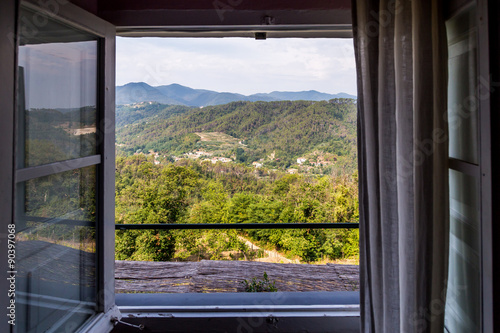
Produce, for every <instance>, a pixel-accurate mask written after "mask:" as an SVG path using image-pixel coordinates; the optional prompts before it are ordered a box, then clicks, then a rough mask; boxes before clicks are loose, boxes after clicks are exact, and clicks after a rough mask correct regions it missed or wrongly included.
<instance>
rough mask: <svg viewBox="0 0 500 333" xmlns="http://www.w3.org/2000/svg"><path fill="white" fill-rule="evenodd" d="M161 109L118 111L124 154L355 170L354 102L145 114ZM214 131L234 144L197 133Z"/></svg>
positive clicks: (152, 106)
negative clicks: (304, 161) (302, 161)
mask: <svg viewBox="0 0 500 333" xmlns="http://www.w3.org/2000/svg"><path fill="white" fill-rule="evenodd" d="M159 107H160V104H154V103H153V104H146V105H144V103H142V104H140V105H132V106H127V108H128V109H129V110H128V111H125V110H121V111H119V113H118V117H119V119H120V114H124V116H125V118H126V119H127V120H126V121H122V120H118V123H119V124H120V126H119V127H118V128H117V144H118V152H119V153H120V154H123V155H128V156H129V155H132V154H134V153H138V152H143V153H149V152H150V151H155V152H157V153H159V154H160V155H165V156H173V157H182V155H183V154H187V153H189V152H195V151H202V152H206V153H210V154H212V155H211V156H221V157H228V158H232V159H233V160H237V161H238V162H240V163H245V164H246V165H251V164H252V162H261V163H262V164H263V165H264V166H267V167H269V168H280V169H286V168H290V167H291V166H292V165H294V164H296V161H297V159H298V158H301V157H304V155H311V156H309V158H308V161H309V162H320V161H322V162H323V164H324V165H325V166H330V170H329V171H330V172H331V171H332V170H331V169H332V168H335V169H336V171H337V173H338V174H340V173H352V172H353V171H354V170H355V169H356V103H355V101H354V100H351V99H332V100H330V101H321V102H313V101H280V102H233V103H229V104H225V105H218V106H211V107H205V108H191V109H188V108H187V107H182V106H170V107H167V106H164V107H165V108H164V110H162V111H161V112H153V110H150V111H147V110H149V109H154V110H156V109H158V108H159ZM134 108H137V110H138V111H137V112H136V113H135V116H134V117H133V116H131V115H130V114H134V112H133V111H134ZM142 108H145V109H144V111H141V110H142ZM122 109H123V108H122ZM119 110H120V109H119ZM173 110H174V111H173ZM213 132H216V133H224V134H225V135H228V136H230V137H233V138H235V140H234V141H233V143H231V142H217V141H211V140H209V139H202V138H201V137H200V135H199V133H213ZM314 152H316V155H314V154H313V153H314ZM313 155H314V156H313ZM318 158H319V159H320V160H319V161H318Z"/></svg>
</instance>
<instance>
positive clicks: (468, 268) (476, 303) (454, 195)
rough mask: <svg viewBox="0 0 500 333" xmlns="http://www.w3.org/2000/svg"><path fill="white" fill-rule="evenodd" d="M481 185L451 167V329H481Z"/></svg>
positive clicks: (448, 323) (448, 303) (448, 314)
mask: <svg viewBox="0 0 500 333" xmlns="http://www.w3.org/2000/svg"><path fill="white" fill-rule="evenodd" d="M478 198H479V185H478V182H477V180H476V179H475V178H474V177H471V176H468V175H465V174H463V173H461V172H458V171H454V170H450V262H449V277H448V294H447V300H446V316H445V323H446V327H447V328H448V330H449V332H457V333H460V332H464V333H465V332H467V333H469V332H479V327H480V292H481V284H480V230H479V208H480V207H479V200H478Z"/></svg>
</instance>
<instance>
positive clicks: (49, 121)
mask: <svg viewBox="0 0 500 333" xmlns="http://www.w3.org/2000/svg"><path fill="white" fill-rule="evenodd" d="M35 18H36V14H35V13H33V12H30V11H27V10H23V11H22V12H21V22H24V23H23V24H22V27H21V30H20V31H21V34H20V47H19V89H18V91H19V93H18V100H19V103H18V109H19V119H20V121H19V142H20V143H21V142H24V145H21V144H20V145H19V150H20V151H18V156H19V159H18V167H19V168H22V167H30V166H37V165H41V164H47V163H51V162H56V161H62V160H66V159H72V158H78V157H84V156H89V155H93V154H95V153H96V145H95V142H96V104H97V103H96V100H97V40H96V38H95V37H93V36H90V35H86V34H83V33H81V32H78V31H76V30H73V29H71V28H69V27H66V26H64V25H61V24H59V23H56V22H54V21H51V20H48V23H47V24H45V25H44V26H43V27H42V28H41V29H34V30H30V25H31V26H35V23H37V22H36V19H35Z"/></svg>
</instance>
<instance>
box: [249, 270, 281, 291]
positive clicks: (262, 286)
mask: <svg viewBox="0 0 500 333" xmlns="http://www.w3.org/2000/svg"><path fill="white" fill-rule="evenodd" d="M241 283H242V284H243V285H244V287H245V291H246V292H248V293H259V292H277V291H278V288H276V286H275V282H274V281H273V282H271V281H269V277H268V276H267V273H266V272H264V278H263V279H262V280H259V281H257V279H256V278H252V281H250V282H249V281H247V280H243V281H241Z"/></svg>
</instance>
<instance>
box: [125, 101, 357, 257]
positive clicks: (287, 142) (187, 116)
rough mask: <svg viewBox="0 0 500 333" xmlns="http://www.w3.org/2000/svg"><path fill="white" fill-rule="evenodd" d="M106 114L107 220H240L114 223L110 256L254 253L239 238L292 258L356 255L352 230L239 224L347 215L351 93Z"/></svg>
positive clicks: (351, 206) (351, 180) (353, 205)
mask: <svg viewBox="0 0 500 333" xmlns="http://www.w3.org/2000/svg"><path fill="white" fill-rule="evenodd" d="M117 124H119V126H118V130H117V150H118V158H117V164H116V223H127V224H129V223H139V224H146V223H147V224H150V223H153V224H161V223H170V224H172V223H196V224H210V223H231V224H235V223H236V224H241V229H239V230H172V231H166V230H147V231H142V230H140V231H139V230H127V231H123V230H122V231H117V232H116V258H117V259H121V260H199V259H235V260H236V259H252V258H255V257H256V256H258V255H259V254H262V250H261V251H260V253H259V252H256V251H252V250H251V249H249V248H248V246H247V245H246V244H248V243H247V241H251V242H253V243H257V244H259V246H260V247H262V248H265V249H270V250H276V251H279V252H280V253H283V254H284V255H285V256H287V257H288V258H289V259H294V260H300V261H302V262H314V261H318V260H322V259H327V260H329V259H332V260H334V259H339V258H350V257H356V256H357V255H358V252H359V249H358V239H359V236H358V235H359V234H358V230H347V229H308V228H303V229H277V230H271V229H260V230H248V229H246V230H245V227H244V225H245V224H246V223H322V222H338V223H342V222H352V221H357V220H358V201H357V200H358V198H357V197H358V189H357V188H358V186H357V174H356V171H355V169H356V133H355V127H356V104H355V102H354V101H353V100H350V99H334V100H330V101H328V102H327V101H322V102H311V101H294V102H291V101H280V102H233V103H229V104H225V105H218V106H213V107H206V108H189V107H185V106H165V105H162V104H158V103H140V104H135V105H127V106H121V107H119V108H118V110H117Z"/></svg>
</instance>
